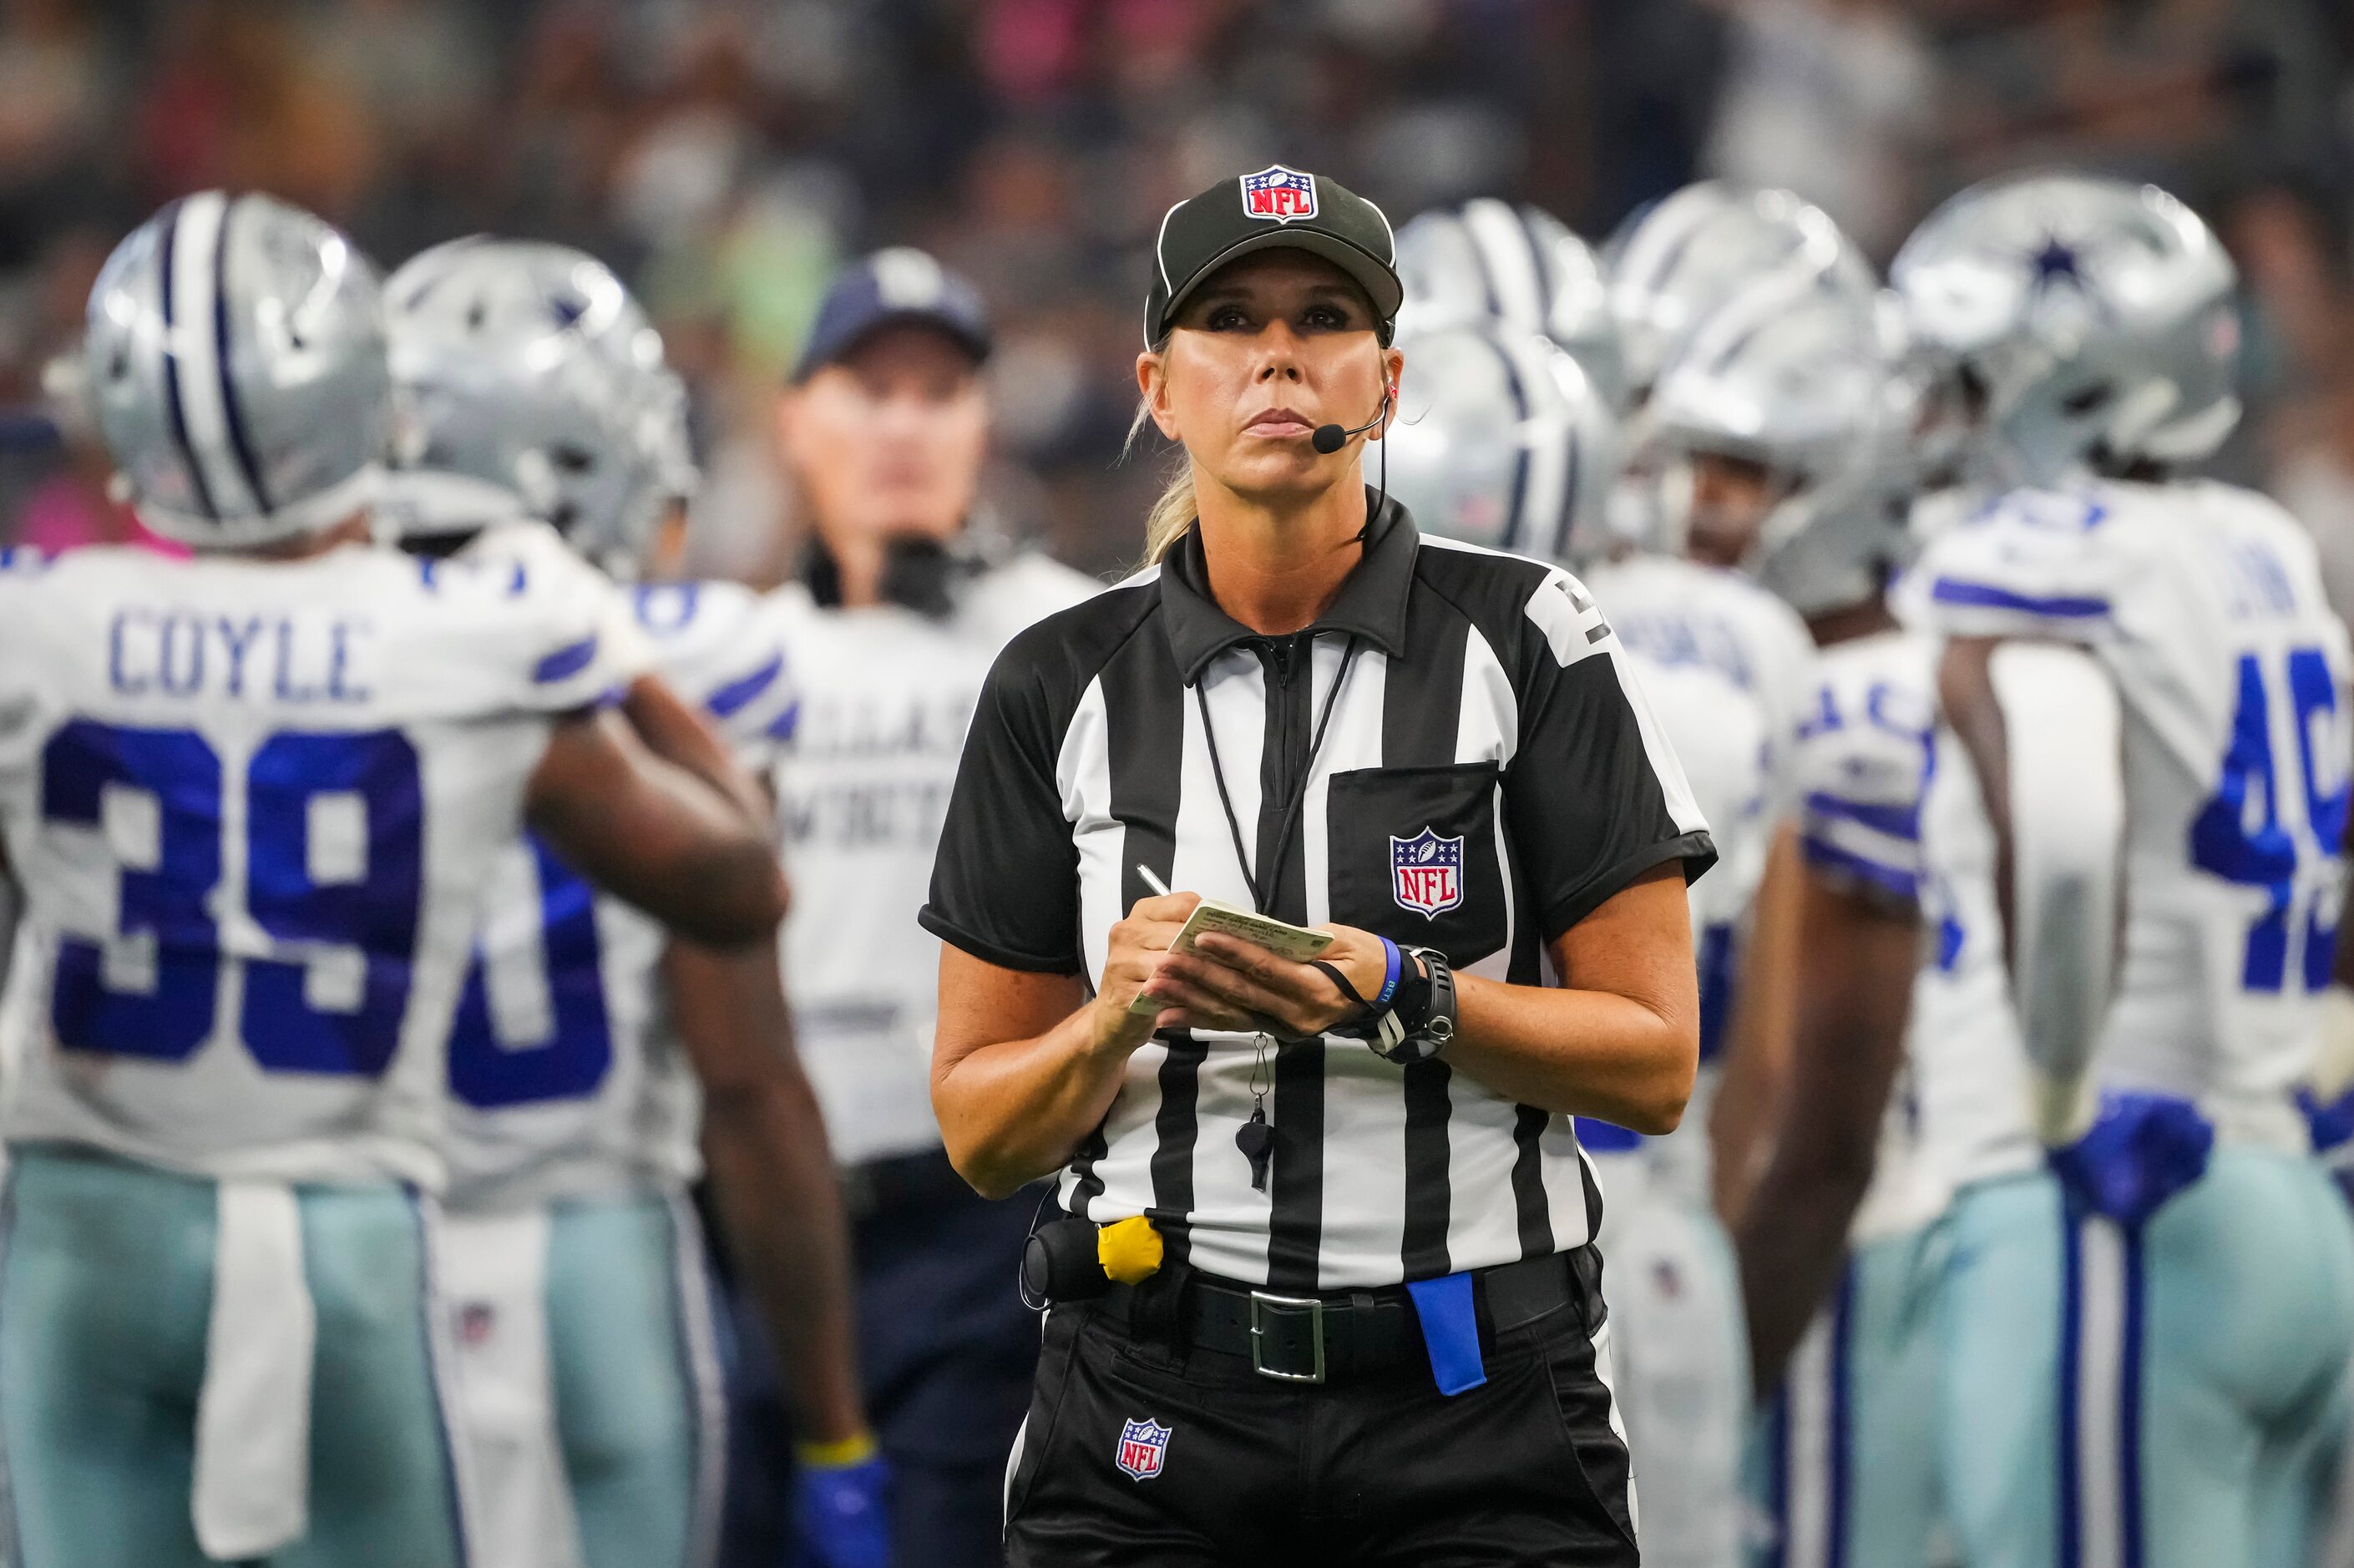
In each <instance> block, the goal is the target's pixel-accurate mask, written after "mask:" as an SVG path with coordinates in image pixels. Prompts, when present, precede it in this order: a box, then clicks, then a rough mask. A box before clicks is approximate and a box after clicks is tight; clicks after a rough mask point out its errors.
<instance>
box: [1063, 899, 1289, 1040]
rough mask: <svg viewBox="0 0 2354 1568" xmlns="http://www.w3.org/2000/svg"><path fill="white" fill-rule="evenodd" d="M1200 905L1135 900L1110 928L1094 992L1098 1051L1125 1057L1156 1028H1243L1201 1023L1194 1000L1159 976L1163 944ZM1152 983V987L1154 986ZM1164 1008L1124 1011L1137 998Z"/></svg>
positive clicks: (1165, 950) (1194, 901)
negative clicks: (1101, 973)
mask: <svg viewBox="0 0 2354 1568" xmlns="http://www.w3.org/2000/svg"><path fill="white" fill-rule="evenodd" d="M1201 902H1202V895H1200V894H1198V893H1163V894H1159V895H1154V896H1152V897H1150V898H1140V899H1138V900H1137V901H1136V902H1135V903H1134V904H1132V905H1130V906H1129V911H1128V918H1126V919H1124V920H1121V921H1119V922H1118V923H1117V924H1115V925H1114V926H1113V927H1112V928H1111V940H1110V943H1109V946H1108V951H1107V952H1106V954H1105V957H1104V971H1103V980H1102V981H1101V982H1100V983H1099V984H1097V987H1096V1001H1095V1006H1096V1019H1095V1029H1094V1031H1093V1033H1094V1034H1095V1037H1096V1039H1097V1042H1098V1044H1100V1045H1101V1046H1102V1048H1103V1049H1106V1050H1112V1051H1119V1052H1120V1053H1122V1054H1126V1053H1127V1052H1129V1051H1133V1050H1135V1049H1136V1048H1137V1047H1138V1046H1139V1045H1141V1044H1144V1042H1145V1041H1147V1040H1148V1039H1150V1038H1151V1036H1152V1032H1153V1031H1154V1030H1156V1029H1182V1028H1186V1027H1188V1026H1189V1025H1190V1026H1193V1027H1197V1028H1204V1029H1231V1028H1236V1027H1241V1028H1249V1027H1251V1025H1249V1024H1247V1023H1246V1024H1241V1025H1235V1024H1231V1023H1209V1022H1202V1021H1201V1020H1200V1018H1199V1016H1198V1014H1197V1012H1196V1011H1195V1010H1194V1008H1193V1006H1191V1005H1190V1003H1191V1002H1193V1001H1196V1000H1200V1001H1209V1000H1210V999H1207V998H1205V997H1203V998H1197V997H1196V994H1195V993H1194V992H1193V991H1191V990H1190V989H1189V988H1187V987H1185V986H1183V985H1182V984H1180V983H1179V982H1178V981H1177V980H1175V979H1174V978H1173V977H1170V976H1163V975H1161V972H1160V971H1161V959H1163V958H1164V957H1166V956H1167V954H1168V952H1169V945H1170V944H1171V943H1172V942H1174V941H1175V940H1176V939H1177V934H1178V933H1179V932H1180V931H1182V930H1183V929H1184V928H1185V921H1186V919H1187V918H1188V917H1189V916H1192V914H1193V910H1194V908H1195V907H1196V906H1198V905H1200V903H1201ZM1156 980H1157V981H1158V983H1157V984H1156V983H1154V982H1155V981H1156ZM1140 995H1143V996H1149V997H1150V998H1151V999H1152V1000H1153V1001H1161V1002H1164V1003H1166V1005H1165V1006H1163V1007H1162V1008H1161V1010H1160V1011H1159V1012H1129V1005H1130V1004H1131V1003H1132V1002H1134V1001H1136V999H1137V998H1138V997H1139V996H1140Z"/></svg>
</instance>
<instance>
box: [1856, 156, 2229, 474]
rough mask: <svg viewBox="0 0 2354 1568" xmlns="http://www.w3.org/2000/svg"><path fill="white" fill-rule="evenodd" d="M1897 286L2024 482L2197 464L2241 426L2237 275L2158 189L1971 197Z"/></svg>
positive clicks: (1913, 250) (1974, 190) (1909, 313)
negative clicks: (2111, 467)
mask: <svg viewBox="0 0 2354 1568" xmlns="http://www.w3.org/2000/svg"><path fill="white" fill-rule="evenodd" d="M1891 278H1892V281H1893V282H1894V284H1895V286H1896V288H1897V291H1898V292H1899V293H1900V294H1901V295H1902V296H1903V300H1904V305H1905V313H1906V321H1907V325H1908V327H1909V329H1910V331H1911V332H1912V334H1914V337H1915V338H1917V339H1918V340H1919V341H1920V342H1921V343H1922V344H1924V345H1925V348H1927V349H1928V350H1930V351H1932V352H1934V353H1936V354H1939V355H1944V356H1945V357H1946V358H1947V359H1948V360H1949V361H1950V362H1951V363H1952V364H1953V365H1954V366H1956V367H1957V370H1958V372H1959V374H1960V375H1961V376H1963V377H1964V378H1965V379H1966V381H1967V384H1968V385H1969V386H1970V387H1971V389H1972V393H1973V396H1974V397H1976V398H1978V400H1980V401H1982V404H1983V407H1982V408H1981V409H1980V410H1979V411H1978V425H1979V429H1980V430H1981V432H1982V433H1983V436H1984V438H1985V440H1986V443H1987V447H1988V452H1987V457H1988V460H1989V461H1990V462H1991V463H1992V465H1993V466H1995V467H1997V468H1998V469H1999V471H2001V472H2002V475H2003V477H2005V478H2007V479H2009V480H2010V481H2012V482H2032V483H2044V482H2051V481H2053V480H2055V479H2058V478H2061V477H2062V476H2063V475H2064V474H2066V473H2067V472H2068V471H2071V470H2073V469H2075V468H2078V467H2080V466H2082V465H2084V464H2093V465H2096V466H2097V465H2102V464H2114V463H2124V462H2131V461H2137V460H2147V461H2157V462H2164V463H2179V462H2189V461H2197V460H2198V459H2200V458H2202V457H2205V456H2206V455H2208V454H2209V453H2210V452H2211V451H2213V450H2215V448H2216V447H2217V446H2219V445H2220V444H2221V442H2222V440H2223V438H2224V437H2225V436H2227V435H2229V434H2230V433H2231V430H2232V426H2234V425H2235V424H2237V423H2238V422H2239V418H2240V401H2239V398H2238V397H2237V395H2236V394H2235V392H2234V390H2233V387H2234V386H2235V384H2236V379H2237V373H2238V368H2239V342H2240V339H2239V318H2238V316H2237V314H2236V313H2235V312H2234V309H2233V305H2232V291H2233V290H2234V288H2235V286H2236V284H2237V273H2236V271H2235V270H2234V269H2233V268H2232V261H2231V259H2230V258H2229V257H2228V256H2226V255H2225V254H2224V253H2223V247H2222V245H2221V242H2220V241H2218V240H2217V238H2215V235H2214V233H2213V231H2212V230H2211V229H2210V228H2208V227H2207V226H2206V224H2204V223H2202V222H2201V221H2200V219H2199V217H2198V215H2196V214H2195V213H2193V212H2192V211H2191V210H2190V208H2189V207H2185V206H2183V205H2182V203H2180V202H2179V201H2177V200H2176V199H2175V198H2174V197H2173V196H2168V194H2167V193H2166V192H2164V191H2162V190H2159V189H2158V187H2157V186H2155V185H2135V184H2132V183H2130V182H2127V181H2124V180H2113V179H2102V178H2096V177H2094V176H2091V175H2065V174H2041V175H2012V176H2009V177H2006V178H2002V179H1998V180H1990V181H1988V182H1987V183H1985V184H1983V185H1974V186H1972V187H1971V188H1970V189H1968V190H1966V191H1964V192H1962V193H1961V194H1960V195H1959V196H1955V197H1954V198H1953V199H1952V200H1950V201H1948V202H1946V205H1945V206H1943V207H1939V208H1938V209H1937V210H1936V211H1935V212H1934V213H1932V214H1931V215H1930V216H1929V217H1928V219H1927V220H1926V221H1925V222H1924V223H1923V224H1922V225H1921V227H1920V228H1918V229H1916V230H1914V234H1913V237H1912V238H1909V239H1907V240H1906V241H1905V242H1904V246H1903V249H1902V250H1900V251H1899V252H1898V253H1897V257H1896V261H1895V264H1894V266H1893V268H1892V269H1891Z"/></svg>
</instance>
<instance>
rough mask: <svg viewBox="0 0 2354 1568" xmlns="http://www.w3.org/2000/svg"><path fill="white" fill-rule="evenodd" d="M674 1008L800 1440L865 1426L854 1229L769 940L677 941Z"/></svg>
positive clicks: (741, 1255) (722, 1216)
mask: <svg viewBox="0 0 2354 1568" xmlns="http://www.w3.org/2000/svg"><path fill="white" fill-rule="evenodd" d="M663 979H664V980H665V982H666V987H667V991H668V994H669V996H670V999H671V1015H672V1019H673V1023H674V1024H675V1026H676V1028H677V1030H678V1034H679V1038H680V1040H681V1041H682V1042H683V1043H684V1046H685V1048H686V1052H687V1055H688V1057H689V1058H690V1059H691V1060H692V1061H693V1062H694V1064H695V1074H696V1075H697V1076H698V1077H700V1078H701V1079H702V1080H703V1160H704V1164H705V1169H706V1170H707V1171H708V1172H709V1176H710V1182H711V1192H712V1196H713V1197H714V1199H715V1200H716V1202H717V1205H718V1210H719V1221H720V1224H721V1226H722V1228H723V1229H724V1230H725V1231H726V1237H727V1245H728V1253H729V1255H730V1256H732V1257H734V1258H735V1259H736V1260H737V1264H738V1265H739V1266H741V1268H742V1270H743V1273H744V1276H745V1278H746V1279H747V1281H748V1283H749V1284H750V1286H751V1287H752V1292H753V1295H754V1297H755V1298H756V1299H757V1300H758V1302H759V1304H760V1309H761V1314H762V1316H763V1317H764V1318H765V1319H767V1322H768V1328H769V1340H770V1342H771V1343H772V1344H773V1345H774V1346H775V1347H776V1351H777V1359H778V1361H779V1365H781V1366H782V1367H783V1368H784V1369H785V1372H786V1385H787V1388H788V1391H789V1393H790V1397H791V1399H792V1402H793V1431H794V1434H795V1435H796V1436H798V1437H799V1438H800V1439H801V1441H802V1442H804V1443H839V1442H842V1441H843V1440H845V1439H849V1438H854V1437H857V1436H861V1435H862V1434H864V1431H865V1430H866V1424H865V1413H864V1406H863V1405H862V1404H861V1402H860V1398H859V1392H858V1362H857V1344H856V1340H855V1338H854V1333H853V1330H852V1323H853V1315H852V1308H853V1304H852V1299H851V1271H850V1234H849V1227H848V1225H847V1224H846V1223H845V1222H844V1220H843V1209H842V1192H841V1188H840V1186H839V1185H838V1183H837V1182H836V1181H835V1180H834V1170H833V1155H832V1150H830V1149H829V1148H828V1146H827V1143H826V1136H825V1121H824V1118H823V1117H822V1116H821V1115H820V1114H819V1110H818V1103H817V1095H816V1092H815V1091H814V1090H813V1089H812V1088H811V1086H810V1081H809V1075H808V1074H806V1073H805V1072H803V1071H802V1069H801V1058H800V1056H799V1054H797V1053H796V1052H795V1051H794V1049H793V1039H792V1022H791V1014H790V1012H788V1011H787V1009H786V1006H785V993H784V986H783V983H782V980H781V978H780V973H779V968H778V963H777V953H776V949H775V948H772V947H770V946H769V945H768V944H765V943H763V944H761V945H759V946H758V947H752V948H731V949H727V950H725V951H721V950H716V949H713V948H703V947H697V946H695V945H694V944H692V943H688V942H673V943H672V944H671V947H670V950H669V952H668V954H667V955H666V956H665V957H664V959H663Z"/></svg>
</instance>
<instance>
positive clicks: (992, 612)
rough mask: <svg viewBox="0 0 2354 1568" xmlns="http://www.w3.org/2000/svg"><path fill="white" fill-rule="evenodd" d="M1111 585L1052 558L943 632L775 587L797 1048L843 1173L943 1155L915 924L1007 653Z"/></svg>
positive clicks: (1019, 574)
mask: <svg viewBox="0 0 2354 1568" xmlns="http://www.w3.org/2000/svg"><path fill="white" fill-rule="evenodd" d="M1101 586H1102V585H1101V584H1099V583H1097V581H1095V580H1094V579H1093V578H1091V577H1082V576H1081V575H1080V574H1078V573H1077V572H1075V571H1072V570H1070V569H1069V568H1068V567H1062V566H1058V565H1056V564H1055V563H1054V562H1053V561H1050V560H1047V559H1046V558H1044V556H1017V557H1015V558H1014V559H1013V560H1012V561H1010V562H1008V563H1006V564H1005V565H1003V566H1000V567H994V568H991V570H989V571H986V572H984V573H982V574H981V575H980V576H979V577H976V578H974V579H973V580H972V581H970V582H969V583H967V584H965V585H964V586H963V589H962V591H961V592H960V596H959V599H958V602H957V608H956V609H955V611H954V613H953V614H951V615H950V616H949V618H948V619H946V620H931V619H929V618H928V617H925V616H922V615H919V614H917V613H916V612H915V611H913V610H909V609H899V608H897V607H896V606H876V607H873V608H867V609H827V608H824V607H822V606H820V605H819V604H818V603H817V602H816V600H815V599H812V598H811V595H810V593H809V590H808V589H807V588H803V587H802V586H801V585H800V584H798V583H796V584H790V585H788V586H787V587H785V588H780V589H779V590H778V592H777V593H776V595H775V596H774V599H775V602H776V604H777V606H778V608H779V611H780V612H781V614H782V617H783V620H784V623H785V628H786V630H785V637H786V650H787V653H788V656H789V657H790V660H791V662H792V667H793V668H794V669H796V670H800V671H802V672H804V673H806V675H807V677H808V679H807V684H806V685H805V687H804V689H803V691H802V693H801V720H800V723H799V724H798V725H797V726H795V729H794V733H793V736H792V738H791V740H790V743H789V744H788V745H787V746H786V747H785V750H784V753H783V757H782V759H781V762H780V765H779V769H778V774H777V795H778V800H779V813H780V815H781V816H782V818H783V824H784V838H785V863H786V867H787V869H788V870H789V871H790V873H791V874H792V879H793V907H792V913H791V914H790V916H787V917H786V921H785V932H784V949H785V977H786V980H787V984H788V991H789V994H790V997H791V999H792V1004H793V1022H794V1030H795V1036H796V1039H797V1042H798V1044H799V1045H800V1048H801V1056H802V1060H803V1062H804V1064H805V1065H807V1067H808V1069H809V1074H810V1077H811V1080H812V1081H813V1082H814V1084H815V1085H816V1087H817V1094H818V1100H819V1103H820V1104H821V1105H822V1107H824V1110H825V1120H826V1131H827V1134H828V1136H829V1137H830V1138H831V1139H832V1143H833V1151H834V1155H835V1158H836V1159H838V1160H841V1161H842V1162H843V1163H844V1164H856V1163H859V1162H861V1161H864V1160H875V1159H880V1158H882V1157H885V1156H887V1155H895V1154H908V1153H914V1152H917V1151H920V1150H927V1149H931V1148H936V1147H938V1143H939V1139H940V1134H939V1125H938V1122H937V1121H935V1120H934V1119H933V1117H932V1097H931V1064H932V1030H933V1023H934V1022H935V1017H936V1011H937V1009H936V1001H937V997H938V990H939V948H940V945H939V939H938V938H936V937H934V936H932V935H931V934H930V933H929V932H927V931H926V930H924V929H923V927H920V926H918V925H917V924H916V911H917V910H918V909H921V908H922V907H923V906H924V900H925V898H926V896H927V895H928V893H929V890H930V887H931V879H932V861H933V858H934V854H935V852H936V851H937V850H938V847H939V836H940V825H941V823H942V821H944V820H945V819H946V817H947V814H948V804H949V790H950V789H951V788H952V787H953V786H954V784H955V782H956V773H957V763H958V760H959V758H960V757H961V756H962V755H963V751H964V734H965V729H966V726H968V725H969V724H970V721H971V718H972V712H973V707H974V705H975V704H976V703H977V702H978V701H979V700H980V697H981V682H982V680H983V679H984V678H985V677H986V676H987V675H988V673H989V668H990V666H991V664H992V663H994V662H996V659H997V655H998V652H999V651H1000V650H1001V649H1002V648H1003V647H1004V646H1005V644H1006V643H1007V642H1008V641H1012V639H1013V636H1014V634H1015V633H1016V632H1019V631H1021V630H1023V628H1025V627H1027V626H1028V625H1029V624H1030V623H1031V622H1033V621H1035V620H1042V619H1044V617H1046V616H1048V615H1051V614H1053V613H1054V612H1055V611H1056V610H1058V609H1064V608H1066V607H1067V606H1069V605H1073V604H1076V603H1077V602H1078V601H1079V600H1081V599H1085V598H1087V596H1088V595H1090V594H1092V593H1094V592H1096V591H1097V589H1098V588H1100V587H1101Z"/></svg>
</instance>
